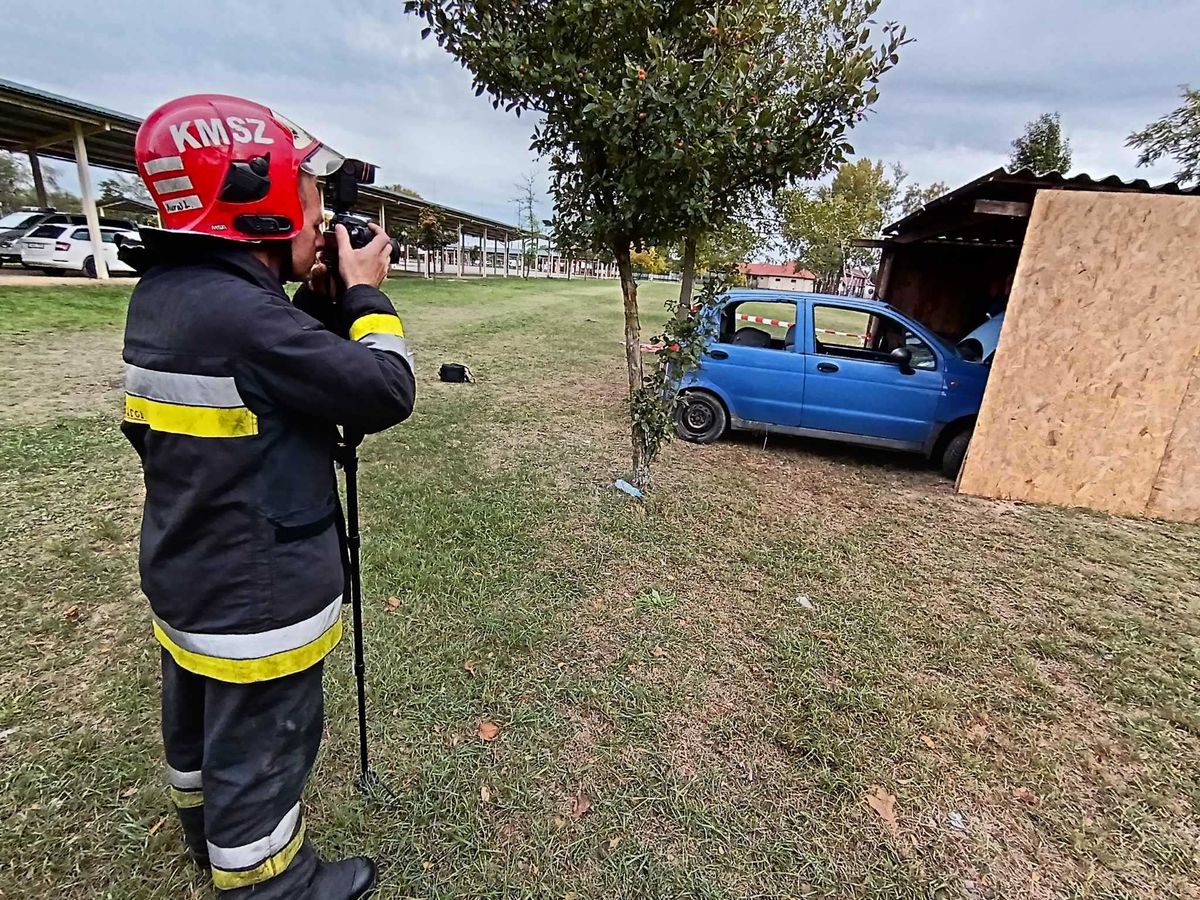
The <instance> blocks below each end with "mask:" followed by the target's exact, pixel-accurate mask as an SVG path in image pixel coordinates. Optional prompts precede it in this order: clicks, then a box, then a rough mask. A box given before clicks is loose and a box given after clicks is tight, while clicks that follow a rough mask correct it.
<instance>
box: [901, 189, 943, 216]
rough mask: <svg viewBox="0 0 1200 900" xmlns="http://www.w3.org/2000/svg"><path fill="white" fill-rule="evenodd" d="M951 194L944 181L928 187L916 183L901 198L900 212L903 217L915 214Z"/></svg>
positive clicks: (905, 190)
mask: <svg viewBox="0 0 1200 900" xmlns="http://www.w3.org/2000/svg"><path fill="white" fill-rule="evenodd" d="M949 192H950V187H949V185H947V184H946V183H945V182H944V181H935V182H934V183H933V184H931V185H928V186H924V187H923V186H921V185H920V184H917V183H916V182H915V181H914V182H913V183H912V184H910V185H909V186H908V187H906V188H905V189H904V194H903V195H902V196H901V198H900V204H899V212H900V215H902V216H907V215H908V214H909V213H914V212H916V211H917V210H918V209H920V208H921V207H922V206H924V205H925V204H926V203H932V202H933V201H934V200H936V199H937V198H938V197H941V196H943V195H944V194H947V193H949Z"/></svg>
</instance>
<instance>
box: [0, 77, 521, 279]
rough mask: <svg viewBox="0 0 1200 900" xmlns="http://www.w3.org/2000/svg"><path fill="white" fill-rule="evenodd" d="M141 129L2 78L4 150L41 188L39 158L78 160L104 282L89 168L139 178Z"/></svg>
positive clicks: (402, 204)
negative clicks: (22, 159) (25, 165)
mask: <svg viewBox="0 0 1200 900" xmlns="http://www.w3.org/2000/svg"><path fill="white" fill-rule="evenodd" d="M141 124H142V120H141V119H140V118H138V117H137V116H131V115H127V114H126V113H120V112H116V111H114V110H111V109H105V108H104V107H102V106H94V105H92V104H90V103H84V102H82V101H80V100H73V99H71V98H69V97H62V96H59V95H58V94H52V93H50V92H49V91H43V90H41V89H39V88H35V87H30V86H29V85H24V84H18V83H17V82H14V81H8V80H6V79H3V78H0V150H8V151H11V152H13V153H27V154H29V158H30V165H31V166H32V168H33V170H34V179H35V182H36V183H37V184H38V185H39V187H40V185H41V170H40V168H39V166H38V162H37V160H38V157H46V158H49V159H57V160H64V161H74V162H75V163H76V165H78V166H79V182H80V188H81V190H82V191H83V194H84V196H83V201H84V202H83V207H84V213H85V214H87V216H88V225H89V230H93V231H94V233H93V235H92V243H93V255H94V256H95V258H96V259H97V269H98V270H99V271H100V272H102V273H103V275H104V277H107V272H106V271H105V270H104V268H103V259H102V256H101V252H100V246H101V245H100V235H99V218H98V214H97V212H96V204H95V195H94V193H93V191H92V188H91V179H90V177H89V176H88V173H87V165H89V164H90V165H96V166H101V167H103V168H107V169H116V170H118V171H121V172H135V173H136V172H137V164H136V163H135V161H134V153H133V143H134V139H135V138H136V136H137V130H138V128H139V127H140V126H141ZM80 156H82V157H83V159H82V160H81V159H80ZM43 193H44V192H43ZM359 199H360V203H359V209H360V210H361V211H363V212H367V213H370V214H372V215H376V214H377V213H378V212H379V209H380V206H381V205H382V207H383V209H384V211H385V215H390V216H394V217H395V218H396V219H398V220H399V221H401V222H405V223H410V224H411V223H413V222H415V221H416V216H417V212H418V211H419V210H421V209H422V208H424V207H427V206H428V207H433V208H434V209H437V210H440V211H441V212H442V213H443V215H444V216H445V217H446V219H447V220H448V221H449V222H450V223H451V224H454V225H457V226H461V228H462V230H463V232H464V233H467V234H475V235H481V236H484V235H487V236H489V237H492V238H496V237H499V236H500V235H505V236H506V237H508V238H509V239H512V238H516V237H518V236H520V234H521V229H520V228H519V227H517V226H515V225H512V224H509V223H506V222H501V221H499V220H496V219H489V218H487V217H486V216H478V215H475V214H474V213H470V212H465V211H463V210H459V209H453V208H452V207H448V206H442V205H441V204H439V203H434V202H432V201H429V200H418V199H416V198H414V197H410V196H407V195H405V194H396V193H393V192H392V191H387V190H383V189H382V188H378V187H373V186H372V187H364V188H363V189H362V190H361V191H360V198H359ZM93 220H94V221H95V222H96V225H95V226H94V228H93V225H92V222H93ZM489 232H490V235H489Z"/></svg>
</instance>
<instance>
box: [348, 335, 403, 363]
mask: <svg viewBox="0 0 1200 900" xmlns="http://www.w3.org/2000/svg"><path fill="white" fill-rule="evenodd" d="M358 342H359V343H360V344H366V345H367V346H368V347H370V348H371V349H372V350H384V351H386V352H388V353H395V354H396V355H397V356H399V357H400V358H401V359H403V360H404V361H405V362H406V363H408V368H409V369H410V370H412V368H413V358H412V352H411V351H410V350H409V349H408V341H406V340H405V339H404V338H402V337H399V336H398V335H394V334H383V333H381V332H373V333H371V334H364V335H363V336H362V337H360V338H359V339H358Z"/></svg>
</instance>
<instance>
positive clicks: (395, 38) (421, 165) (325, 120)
mask: <svg viewBox="0 0 1200 900" xmlns="http://www.w3.org/2000/svg"><path fill="white" fill-rule="evenodd" d="M401 9H402V3H401V2H400V0H361V2H349V0H340V2H338V0H291V2H289V3H287V4H278V3H258V4H254V3H246V2H245V0H199V2H197V0H192V2H183V0H163V2H159V3H156V4H153V5H151V4H135V3H132V2H123V0H114V2H113V3H112V4H110V5H109V6H108V7H106V9H105V14H104V15H101V16H96V15H95V11H94V8H93V5H92V4H90V3H85V2H83V0H60V2H59V3H57V4H56V5H55V7H54V14H53V15H47V14H46V12H45V10H44V9H43V8H41V7H38V6H36V5H31V4H25V5H15V6H14V8H13V9H12V10H6V12H5V22H4V28H3V29H2V30H0V58H2V59H4V61H5V72H4V74H5V77H8V78H11V79H13V80H15V81H19V82H23V83H28V84H33V85H36V86H39V87H43V88H46V89H48V90H51V91H55V92H57V93H61V94H65V95H66V96H69V97H77V98H79V99H82V100H86V101H89V102H93V103H97V104H100V105H102V106H109V107H112V108H114V109H118V110H123V111H126V112H129V113H132V114H136V115H145V114H146V113H148V112H150V110H152V109H153V108H154V107H155V106H157V105H158V104H159V103H162V102H163V101H165V100H167V99H170V98H171V97H174V96H179V95H181V94H185V93H193V92H199V91H217V92H224V93H232V94H239V95H242V96H248V97H252V98H254V99H257V100H261V101H262V102H264V103H267V104H268V105H271V106H274V107H276V108H278V109H279V110H280V111H281V112H283V113H284V114H286V115H287V116H289V117H290V118H292V119H294V120H295V121H296V122H298V123H300V124H301V125H303V126H304V127H305V128H308V129H310V130H311V131H312V132H313V133H314V134H317V135H318V136H320V137H321V138H322V139H323V140H326V141H328V142H329V143H330V144H331V145H332V146H334V147H336V148H338V149H339V150H342V151H343V152H346V153H351V154H355V155H359V156H363V157H365V158H367V159H370V160H371V161H373V162H376V163H377V164H379V165H380V167H381V172H380V177H381V179H382V180H383V181H384V182H386V183H391V182H400V183H403V184H406V185H409V186H411V187H413V188H415V189H416V190H418V191H420V192H421V193H423V194H425V195H426V196H427V197H430V198H431V199H435V200H437V201H439V202H442V203H446V204H448V205H451V206H456V207H459V208H463V209H468V210H472V211H475V212H478V213H481V214H484V215H487V216H490V217H493V218H500V219H504V220H511V219H513V218H514V217H515V216H514V210H513V207H512V204H511V202H510V198H511V197H512V196H513V195H514V194H515V190H514V184H515V182H516V181H517V180H518V179H519V177H520V176H521V174H522V173H523V172H526V171H529V170H530V169H536V170H537V171H538V172H540V173H541V175H540V176H539V178H540V183H541V184H542V185H543V186H544V185H545V184H546V178H545V174H544V173H545V167H544V165H542V164H540V163H539V162H538V161H537V160H536V159H535V158H534V156H533V154H532V153H531V152H530V150H529V140H530V134H531V132H532V129H533V125H534V122H533V121H532V120H531V119H528V118H526V117H522V118H520V119H517V118H516V117H515V116H513V115H511V114H507V113H504V112H503V111H496V110H494V109H492V107H491V104H490V103H489V102H488V101H487V99H486V98H485V97H478V98H477V97H475V96H474V91H473V90H472V89H471V77H470V73H468V72H466V71H464V70H463V69H462V68H461V67H460V66H459V65H458V64H457V63H456V62H454V60H453V59H451V58H450V57H449V56H448V55H447V54H446V53H445V52H444V51H442V50H441V48H439V47H438V46H437V43H436V42H435V41H433V40H422V39H421V37H420V31H421V23H420V22H419V21H418V20H417V19H415V18H414V17H411V16H405V15H404V14H403V13H402V12H401ZM880 15H881V17H882V18H884V19H887V18H895V19H898V20H900V21H901V22H903V23H905V24H906V25H907V26H908V28H909V33H910V35H911V36H912V37H913V38H914V40H915V43H913V44H911V45H910V46H908V47H906V48H904V50H903V51H902V53H901V61H900V65H899V66H898V67H897V68H896V70H895V71H893V72H892V73H889V75H888V76H887V77H886V78H885V80H884V83H883V85H882V97H881V100H880V102H879V104H878V105H877V107H876V110H875V112H874V114H873V115H872V116H871V117H870V118H868V120H867V121H866V122H865V123H864V124H863V125H862V126H860V127H859V128H858V129H857V131H856V132H855V133H854V135H853V136H852V139H853V142H854V144H855V146H856V147H857V149H858V151H859V153H860V154H862V155H867V156H872V157H875V158H882V159H886V160H888V161H897V162H900V163H901V164H903V165H904V167H905V168H906V169H908V170H909V172H910V174H911V176H912V177H913V179H915V180H917V181H921V182H926V183H927V182H931V181H945V182H947V183H948V184H950V185H951V186H955V185H958V184H962V183H964V182H966V181H968V180H969V179H972V178H975V177H977V176H979V175H980V174H982V173H983V172H985V171H988V170H989V169H992V168H994V167H996V166H998V165H1002V164H1003V163H1004V162H1005V161H1006V160H1007V158H1008V154H1009V144H1010V142H1011V141H1012V140H1013V138H1014V137H1016V136H1017V135H1018V134H1019V133H1020V132H1021V131H1022V129H1023V128H1024V125H1025V123H1026V122H1027V121H1029V120H1031V119H1033V118H1035V117H1036V116H1037V115H1039V114H1040V113H1042V112H1047V111H1053V110H1058V111H1059V112H1061V113H1062V117H1063V125H1064V128H1065V130H1066V132H1067V135H1068V137H1070V139H1071V140H1072V143H1073V146H1074V149H1075V165H1076V168H1077V169H1079V170H1081V171H1088V172H1090V173H1091V174H1110V173H1116V174H1119V175H1122V176H1125V177H1146V178H1149V179H1151V180H1169V179H1170V177H1171V172H1172V170H1173V167H1172V166H1171V164H1170V163H1169V162H1167V163H1163V164H1161V165H1159V166H1156V167H1154V168H1153V169H1137V168H1136V167H1135V162H1136V154H1135V153H1134V152H1133V151H1132V150H1130V149H1128V148H1126V147H1125V146H1124V141H1125V137H1126V135H1128V134H1129V133H1130V132H1131V131H1133V130H1134V129H1136V128H1140V127H1142V126H1144V125H1145V124H1147V123H1148V122H1150V121H1152V120H1153V119H1155V118H1157V117H1159V116H1160V115H1162V114H1163V113H1165V112H1167V111H1169V110H1170V109H1173V108H1174V107H1175V105H1176V104H1177V96H1178V85H1179V84H1180V83H1182V82H1185V81H1187V80H1188V79H1189V78H1190V79H1193V80H1195V81H1200V76H1198V75H1197V74H1196V69H1195V67H1194V64H1193V60H1194V50H1193V47H1192V44H1193V41H1194V35H1195V34H1196V33H1197V32H1198V31H1200V3H1197V2H1195V0H1006V2H1004V3H999V2H996V0H884V4H883V8H882V10H881V14H880ZM84 23H86V24H84ZM73 180H74V177H73V175H72V174H68V175H67V177H65V178H64V181H65V182H66V183H68V184H70V183H72V182H73ZM545 212H546V210H545V209H544V210H543V213H545Z"/></svg>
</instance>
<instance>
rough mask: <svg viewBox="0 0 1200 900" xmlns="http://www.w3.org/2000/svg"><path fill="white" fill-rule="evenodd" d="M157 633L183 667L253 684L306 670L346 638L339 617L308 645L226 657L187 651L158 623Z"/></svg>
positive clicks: (223, 679)
mask: <svg viewBox="0 0 1200 900" xmlns="http://www.w3.org/2000/svg"><path fill="white" fill-rule="evenodd" d="M154 636H155V637H156V638H158V642H159V643H160V644H162V645H163V647H165V648H166V650H167V652H168V653H170V654H171V657H172V658H173V659H174V660H175V662H176V663H178V664H179V666H180V668H183V669H187V670H188V671H189V672H194V673H196V674H197V675H203V676H205V677H206V678H215V679H216V680H217V681H228V682H232V683H233V684H251V683H253V682H256V681H270V680H271V679H272V678H283V677H284V676H285V675H293V674H295V673H296V672H303V671H304V670H305V669H308V668H311V667H312V666H314V665H316V664H317V663H318V662H320V661H321V660H322V659H324V658H325V657H326V655H328V653H329V651H330V650H332V649H333V648H334V647H335V646H336V645H337V642H338V641H340V640H341V639H342V620H341V619H340V618H339V619H337V620H336V621H335V622H334V623H333V624H332V625H331V626H330V627H329V629H328V630H327V631H325V632H324V633H323V634H321V635H320V636H319V637H317V638H316V639H315V640H313V641H310V642H309V643H307V644H304V645H302V646H300V647H296V648H294V649H292V650H284V651H282V652H280V653H275V654H272V655H271V656H261V657H258V658H257V659H226V658H224V657H220V656H208V655H206V654H203V653H194V652H192V651H191V650H185V649H184V648H183V647H180V646H179V645H178V644H177V643H175V642H174V641H173V640H171V638H170V636H169V635H168V634H167V633H166V631H164V630H163V628H162V626H160V625H159V624H158V623H157V622H155V623H154Z"/></svg>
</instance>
